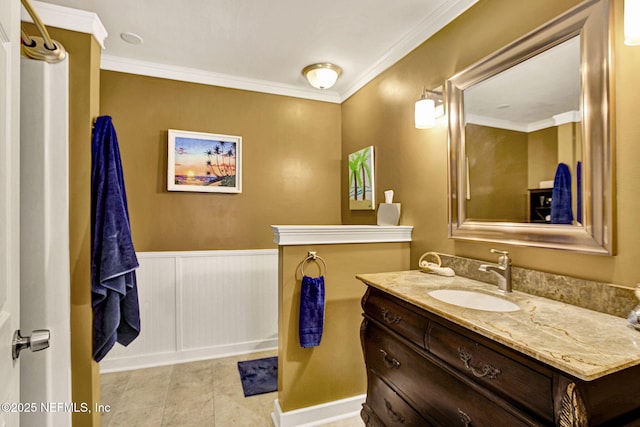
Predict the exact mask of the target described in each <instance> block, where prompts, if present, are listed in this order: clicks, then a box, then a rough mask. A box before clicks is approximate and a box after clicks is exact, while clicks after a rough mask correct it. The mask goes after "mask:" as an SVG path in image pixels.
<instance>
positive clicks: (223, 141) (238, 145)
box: [167, 129, 242, 193]
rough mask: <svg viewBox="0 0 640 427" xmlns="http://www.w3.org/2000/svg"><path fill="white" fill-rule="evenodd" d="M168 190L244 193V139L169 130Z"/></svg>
mask: <svg viewBox="0 0 640 427" xmlns="http://www.w3.org/2000/svg"><path fill="white" fill-rule="evenodd" d="M168 146H169V152H168V162H167V163H168V171H167V189H168V190H169V191H198V192H207V193H241V192H242V137H240V136H231V135H218V134H213V133H201V132H189V131H185V130H175V129H169V144H168Z"/></svg>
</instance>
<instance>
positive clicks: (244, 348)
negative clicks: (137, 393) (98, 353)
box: [100, 338, 278, 374]
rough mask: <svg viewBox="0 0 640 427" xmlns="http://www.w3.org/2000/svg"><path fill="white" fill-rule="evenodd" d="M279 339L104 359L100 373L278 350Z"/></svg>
mask: <svg viewBox="0 0 640 427" xmlns="http://www.w3.org/2000/svg"><path fill="white" fill-rule="evenodd" d="M277 348H278V339H277V338H273V339H269V340H263V341H252V342H244V343H234V344H228V345H220V346H215V347H207V348H198V349H193V350H182V351H178V352H167V353H156V354H143V355H137V356H131V357H120V358H117V359H112V360H108V359H103V360H102V361H101V362H100V373H101V374H105V373H109V372H119V371H129V370H132V369H143V368H153V367H156V366H164V365H175V364H178V363H187V362H196V361H198V360H207V359H219V358H221V357H229V356H237V355H240V354H247V353H254V352H257V351H268V350H277Z"/></svg>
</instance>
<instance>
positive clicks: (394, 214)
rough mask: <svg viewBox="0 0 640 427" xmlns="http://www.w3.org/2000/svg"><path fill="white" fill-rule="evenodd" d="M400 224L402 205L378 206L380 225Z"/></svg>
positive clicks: (382, 204) (385, 204) (388, 204)
mask: <svg viewBox="0 0 640 427" xmlns="http://www.w3.org/2000/svg"><path fill="white" fill-rule="evenodd" d="M399 222H400V203H380V205H379V206H378V225H398V223H399Z"/></svg>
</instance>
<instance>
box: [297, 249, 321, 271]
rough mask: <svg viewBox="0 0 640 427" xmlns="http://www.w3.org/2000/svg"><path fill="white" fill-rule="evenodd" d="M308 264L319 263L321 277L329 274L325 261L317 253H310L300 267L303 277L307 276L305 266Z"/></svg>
mask: <svg viewBox="0 0 640 427" xmlns="http://www.w3.org/2000/svg"><path fill="white" fill-rule="evenodd" d="M308 262H316V263H318V265H319V266H320V276H326V274H327V263H326V262H324V260H323V259H322V258H321V257H320V256H318V254H317V253H316V251H309V252H308V253H307V257H306V258H305V259H304V261H302V264H301V266H300V271H301V273H302V275H303V276H304V275H305V274H304V266H305V264H306V263H308Z"/></svg>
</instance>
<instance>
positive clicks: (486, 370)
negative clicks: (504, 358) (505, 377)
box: [458, 348, 502, 380]
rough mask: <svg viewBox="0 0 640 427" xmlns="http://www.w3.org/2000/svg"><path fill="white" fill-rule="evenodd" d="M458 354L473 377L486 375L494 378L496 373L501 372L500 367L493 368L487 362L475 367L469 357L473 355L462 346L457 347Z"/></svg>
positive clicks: (496, 375) (471, 357)
mask: <svg viewBox="0 0 640 427" xmlns="http://www.w3.org/2000/svg"><path fill="white" fill-rule="evenodd" d="M458 356H459V357H460V360H461V361H462V363H464V367H465V368H467V369H468V370H470V371H471V373H472V374H473V376H475V377H478V378H484V377H487V378H489V379H491V380H495V379H496V378H497V377H498V375H500V374H501V373H502V371H501V370H500V369H498V368H495V367H493V366H491V365H490V364H488V363H486V364H484V365H482V367H479V368H476V367H475V366H473V365H472V364H471V359H473V356H472V355H471V353H469V352H467V351H466V350H465V349H463V348H459V349H458Z"/></svg>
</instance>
